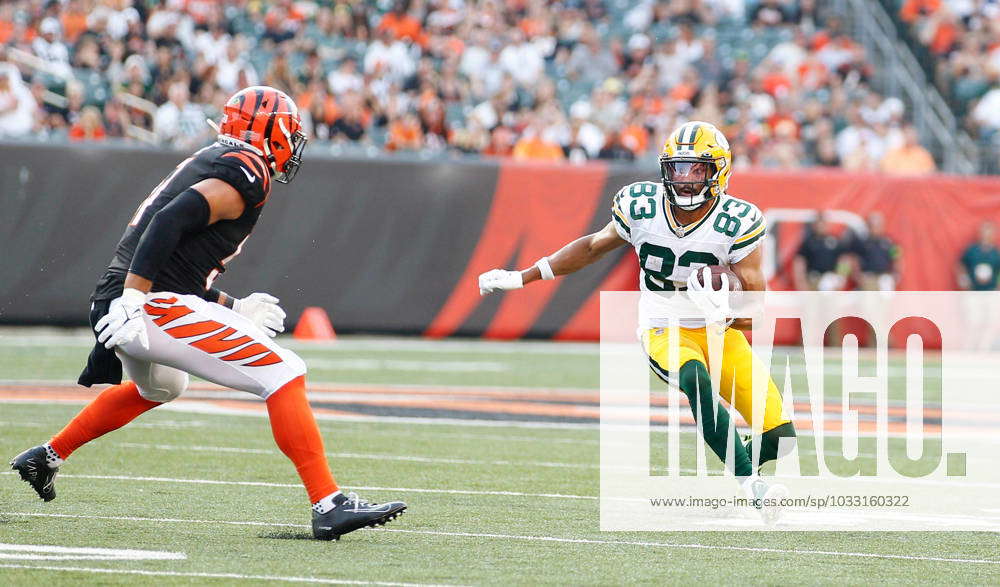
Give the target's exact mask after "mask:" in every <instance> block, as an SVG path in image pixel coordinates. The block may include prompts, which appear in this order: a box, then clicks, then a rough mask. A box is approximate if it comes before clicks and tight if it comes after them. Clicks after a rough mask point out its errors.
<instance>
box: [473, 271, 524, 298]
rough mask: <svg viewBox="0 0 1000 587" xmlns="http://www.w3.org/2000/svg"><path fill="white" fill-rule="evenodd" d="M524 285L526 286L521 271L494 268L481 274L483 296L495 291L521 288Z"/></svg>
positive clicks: (480, 292)
mask: <svg viewBox="0 0 1000 587" xmlns="http://www.w3.org/2000/svg"><path fill="white" fill-rule="evenodd" d="M522 287H524V278H522V277H521V272H520V271H505V270H503V269H494V270H492V271H487V272H486V273H483V274H482V275H480V276H479V295H481V296H485V295H486V294H491V293H493V292H495V291H505V290H508V289H521V288H522Z"/></svg>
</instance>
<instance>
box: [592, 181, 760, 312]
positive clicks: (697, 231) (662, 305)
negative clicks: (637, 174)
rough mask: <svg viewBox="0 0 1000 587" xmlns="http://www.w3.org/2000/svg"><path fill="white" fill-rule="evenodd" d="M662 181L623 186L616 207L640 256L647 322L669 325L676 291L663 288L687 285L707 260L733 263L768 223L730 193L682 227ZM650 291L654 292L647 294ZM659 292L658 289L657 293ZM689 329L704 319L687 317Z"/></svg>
mask: <svg viewBox="0 0 1000 587" xmlns="http://www.w3.org/2000/svg"><path fill="white" fill-rule="evenodd" d="M665 192H666V190H665V188H664V187H663V185H662V184H661V183H658V182H651V181H640V182H636V183H633V184H629V185H627V186H625V187H623V188H622V189H621V190H620V191H619V192H618V193H617V194H616V195H615V199H614V203H613V204H612V206H611V212H612V214H611V216H612V218H613V221H614V225H615V229H617V231H618V235H619V236H621V237H622V238H623V239H625V240H626V241H628V242H629V243H631V244H632V246H633V247H634V248H635V253H636V255H638V257H639V268H640V273H639V289H640V290H642V292H643V295H642V301H641V302H640V311H639V314H640V320H641V322H642V324H641V325H642V326H644V327H649V328H655V327H665V326H668V325H669V319H670V316H671V315H672V313H671V307H673V308H675V309H676V308H677V301H676V300H674V301H673V302H672V300H671V298H673V297H674V296H673V295H671V294H669V293H667V294H663V293H660V292H675V291H678V290H683V289H686V287H687V279H688V276H689V275H690V274H691V272H692V271H694V270H695V269H697V268H699V267H704V266H706V265H731V264H733V263H736V262H739V261H740V260H742V259H743V258H744V257H746V256H747V255H749V254H750V253H751V252H753V250H754V249H756V248H757V247H759V246H760V244H761V242H763V239H764V235H765V234H766V230H767V224H766V222H764V215H763V214H762V213H761V211H760V209H759V208H757V206H754V205H753V204H751V203H750V202H747V201H746V200H741V199H739V198H734V197H733V196H730V195H728V194H724V195H722V196H721V197H718V198H713V199H712V201H711V202H709V203H708V204H707V205H708V206H710V207H711V209H710V210H709V212H708V214H706V215H705V217H704V218H702V219H701V220H700V221H698V222H696V223H694V224H690V225H687V226H682V225H681V224H680V223H679V222H677V221H676V220H674V217H673V214H672V213H671V209H670V205H669V203H668V202H667V198H666V193H665ZM647 292H649V293H647ZM654 292H655V293H654ZM680 325H681V326H683V327H685V328H699V327H702V326H704V325H705V323H704V321H703V320H702V321H694V320H683V319H682V320H681V321H680Z"/></svg>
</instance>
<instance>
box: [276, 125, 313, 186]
mask: <svg viewBox="0 0 1000 587" xmlns="http://www.w3.org/2000/svg"><path fill="white" fill-rule="evenodd" d="M278 127H279V128H280V129H281V132H282V133H283V134H284V135H285V138H286V139H287V141H288V145H289V146H290V147H291V150H292V154H291V155H290V156H289V157H288V160H287V161H285V164H284V166H283V167H282V169H281V171H276V172H275V174H274V180H275V181H277V182H280V183H291V181H292V180H293V179H295V175H296V174H298V172H299V166H301V165H302V152H303V151H304V150H305V148H306V143H308V142H309V139H308V138H306V135H305V133H303V132H302V131H301V130H296V131H295V132H294V133H289V132H288V129H287V128H285V123H284V122H283V121H282V120H281V119H280V118H279V119H278Z"/></svg>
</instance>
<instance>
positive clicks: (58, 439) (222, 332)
mask: <svg viewBox="0 0 1000 587" xmlns="http://www.w3.org/2000/svg"><path fill="white" fill-rule="evenodd" d="M305 145H306V137H305V135H304V134H303V133H302V131H301V123H300V120H299V115H298V110H297V108H296V106H295V103H294V102H293V101H292V99H291V98H289V97H288V96H287V95H286V94H285V93H283V92H281V91H278V90H275V89H274V88H270V87H264V86H255V87H250V88H246V89H244V90H242V91H240V92H237V93H236V94H235V95H233V96H232V97H231V98H230V99H229V101H228V102H227V103H226V107H225V110H224V116H223V119H222V124H221V125H220V127H219V137H218V140H217V141H216V142H215V143H213V144H212V145H209V146H208V147H205V148H203V149H201V150H200V151H198V152H196V153H195V154H194V155H192V156H191V157H189V158H187V159H186V160H184V161H183V162H182V163H181V164H180V165H178V166H177V168H176V169H174V171H173V172H171V173H170V175H168V176H167V177H166V178H165V179H164V180H163V181H162V182H160V184H159V185H158V186H156V188H154V189H153V191H152V193H151V194H149V196H148V197H147V198H146V199H145V200H144V201H143V202H142V204H141V205H140V206H139V209H138V210H136V213H135V215H134V216H133V217H132V220H131V222H130V223H129V225H128V227H127V228H126V229H125V234H124V235H123V236H122V238H121V240H120V241H119V243H118V248H117V249H116V250H115V254H114V257H113V258H112V259H111V264H110V265H109V266H108V269H107V271H106V272H105V273H104V275H103V276H102V277H101V279H100V280H99V281H98V283H97V288H96V291H95V292H94V295H93V296H92V298H91V302H92V304H91V315H90V318H91V325H92V326H93V327H94V331H95V333H96V334H97V344H96V345H95V346H94V349H93V351H91V354H90V357H89V359H88V361H87V367H86V368H85V369H84V371H83V373H82V374H81V375H80V380H79V383H80V384H81V385H85V386H88V387H89V386H90V385H93V384H95V383H110V384H112V386H111V387H108V388H107V389H105V390H104V391H103V392H101V394H100V395H98V396H97V397H96V398H95V399H94V400H93V401H92V402H90V404H89V405H87V406H86V407H85V408H84V409H83V410H82V411H81V412H80V413H79V414H77V416H76V417H74V418H73V420H72V421H70V422H69V424H67V425H66V427H65V428H64V429H63V430H62V431H61V432H59V433H58V434H56V435H55V436H54V437H53V438H52V439H51V440H50V441H49V442H48V443H46V444H44V445H41V446H37V447H35V448H31V449H28V450H27V451H25V452H23V453H21V454H20V455H18V456H17V457H15V458H14V460H13V461H11V466H12V467H13V468H14V469H15V470H16V471H18V472H19V473H20V475H21V478H22V479H24V480H25V481H27V482H28V483H29V484H30V485H31V486H32V488H34V489H35V491H36V492H37V493H38V495H39V496H40V497H41V498H42V499H43V500H45V501H51V500H52V499H54V498H55V495H56V494H55V486H54V481H55V476H56V472H57V471H58V469H59V466H60V465H61V464H62V463H63V461H64V460H65V459H67V458H68V457H69V455H70V454H72V453H73V451H75V450H76V449H77V448H79V447H80V446H82V445H83V444H85V443H87V442H89V441H91V440H93V439H95V438H97V437H99V436H101V435H103V434H106V433H108V432H111V431H112V430H116V429H118V428H120V427H122V426H124V425H125V424H127V423H129V422H131V421H132V420H133V419H135V418H136V417H137V416H139V415H140V414H142V413H143V412H146V411H148V410H150V409H152V408H155V407H156V406H159V405H161V404H163V403H165V402H168V401H171V400H173V399H175V398H176V397H178V396H179V395H180V394H181V393H182V392H183V391H184V389H185V388H186V387H187V383H188V374H194V375H196V376H198V377H201V378H203V379H206V380H208V381H212V382H214V383H218V384H220V385H223V386H226V387H230V388H233V389H239V390H242V391H248V392H250V393H254V394H256V395H259V396H260V397H261V398H263V399H265V400H266V404H267V412H268V416H269V418H270V421H271V429H272V431H273V433H274V439H275V441H276V442H277V444H278V447H279V448H280V449H281V450H282V452H284V453H285V455H287V456H288V458H289V459H291V460H292V462H293V463H294V464H295V468H296V469H297V471H298V473H299V476H300V477H301V479H302V482H303V484H304V485H305V488H306V491H307V493H308V494H309V499H310V501H311V502H312V504H313V514H312V517H313V523H312V527H313V535H314V536H315V537H316V538H318V539H321V540H331V539H333V540H335V539H338V538H339V537H340V536H341V535H342V534H346V533H348V532H351V531H353V530H357V529H358V528H362V527H364V526H374V525H376V524H384V523H386V522H388V521H389V520H392V519H393V518H395V517H396V516H398V515H400V514H401V513H402V512H403V510H405V509H406V504H404V503H402V502H390V503H385V504H381V505H380V504H371V503H368V502H366V501H364V500H362V499H360V498H358V496H357V495H355V494H353V493H351V494H349V495H344V494H343V493H341V491H340V490H339V488H338V486H337V483H336V482H335V481H334V479H333V475H332V474H331V473H330V467H329V464H328V463H327V460H326V456H325V454H324V451H323V440H322V438H321V436H320V433H319V429H318V427H317V426H316V421H315V419H314V417H313V414H312V410H311V409H310V407H309V403H308V401H307V400H306V393H305V372H306V367H305V363H304V362H303V361H302V359H300V358H299V357H298V356H297V355H295V353H293V352H291V351H289V350H287V349H284V348H282V347H280V346H279V345H277V344H276V343H275V342H274V341H273V340H272V338H271V337H273V336H275V335H276V334H277V333H278V332H281V331H282V330H284V325H283V320H284V317H285V313H284V312H283V311H282V310H281V308H280V307H279V306H278V300H277V299H276V298H274V297H272V296H269V295H267V294H262V293H254V294H251V295H249V296H247V297H245V298H242V299H237V298H234V297H232V296H230V295H228V294H226V293H223V292H221V291H219V290H217V289H215V288H213V287H212V282H213V280H214V279H215V278H216V277H217V276H218V275H219V274H220V273H222V272H223V271H225V267H226V263H227V262H228V261H229V260H231V259H232V258H233V257H235V256H236V255H237V254H239V252H240V247H242V246H243V243H244V242H245V241H246V239H247V238H249V236H250V233H251V231H252V230H253V228H254V225H255V224H256V223H257V219H258V217H259V216H260V212H261V208H262V207H263V206H264V204H265V203H266V202H267V198H268V195H269V194H270V189H271V180H272V179H273V180H276V181H279V182H282V183H288V182H290V181H291V180H292V178H294V177H295V174H296V173H297V172H298V169H299V165H300V164H301V155H302V150H303V148H304V147H305ZM123 366H124V371H125V372H126V373H127V374H128V376H129V379H130V381H127V382H125V383H122V382H121V380H122V369H123Z"/></svg>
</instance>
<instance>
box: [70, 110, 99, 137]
mask: <svg viewBox="0 0 1000 587" xmlns="http://www.w3.org/2000/svg"><path fill="white" fill-rule="evenodd" d="M106 137H107V134H106V133H105V131H104V124H102V123H101V111H100V110H98V109H97V107H95V106H85V107H84V108H83V110H82V111H81V112H80V118H79V119H78V120H77V121H76V124H74V125H73V126H71V127H70V128H69V140H71V141H103V140H104V139H105V138H106Z"/></svg>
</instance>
